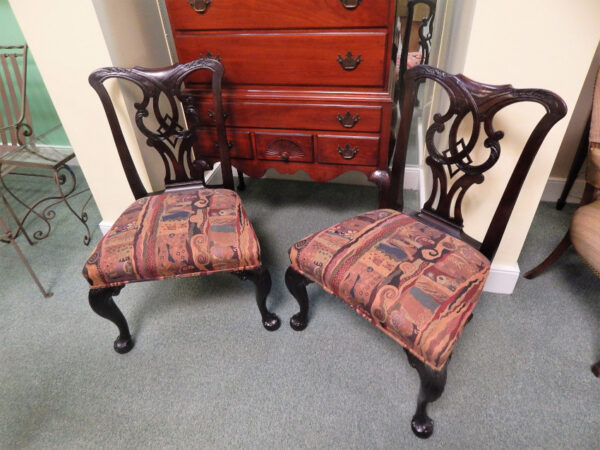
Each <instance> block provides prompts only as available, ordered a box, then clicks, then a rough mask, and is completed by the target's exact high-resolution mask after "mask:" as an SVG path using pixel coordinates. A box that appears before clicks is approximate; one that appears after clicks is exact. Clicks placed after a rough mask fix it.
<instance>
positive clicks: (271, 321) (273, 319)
mask: <svg viewBox="0 0 600 450" xmlns="http://www.w3.org/2000/svg"><path fill="white" fill-rule="evenodd" d="M263 326H264V327H265V329H266V330H268V331H275V330H277V329H279V327H280V326H281V320H279V317H277V315H276V314H273V313H271V314H270V315H268V316H266V317H263Z"/></svg>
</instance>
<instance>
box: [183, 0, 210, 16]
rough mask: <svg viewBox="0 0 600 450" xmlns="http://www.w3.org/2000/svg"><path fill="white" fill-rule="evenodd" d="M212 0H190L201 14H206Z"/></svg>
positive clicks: (192, 5)
mask: <svg viewBox="0 0 600 450" xmlns="http://www.w3.org/2000/svg"><path fill="white" fill-rule="evenodd" d="M211 2H212V0H188V3H189V4H190V6H191V7H192V8H193V9H194V11H196V12H197V13H199V14H204V13H205V12H206V10H207V9H208V7H209V6H210V4H211Z"/></svg>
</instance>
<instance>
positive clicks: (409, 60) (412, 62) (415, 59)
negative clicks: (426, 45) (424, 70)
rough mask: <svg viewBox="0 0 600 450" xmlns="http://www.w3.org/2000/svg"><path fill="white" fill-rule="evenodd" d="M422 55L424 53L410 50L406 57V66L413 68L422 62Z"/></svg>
mask: <svg viewBox="0 0 600 450" xmlns="http://www.w3.org/2000/svg"><path fill="white" fill-rule="evenodd" d="M422 57H423V55H422V54H421V52H408V55H407V57H406V68H407V69H412V68H413V67H415V66H418V65H419V64H421V58H422Z"/></svg>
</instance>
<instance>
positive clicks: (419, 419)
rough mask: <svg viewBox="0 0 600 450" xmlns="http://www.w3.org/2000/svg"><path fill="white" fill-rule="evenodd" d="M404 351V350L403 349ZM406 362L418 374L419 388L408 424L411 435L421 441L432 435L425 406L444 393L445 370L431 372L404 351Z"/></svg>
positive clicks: (426, 366)
mask: <svg viewBox="0 0 600 450" xmlns="http://www.w3.org/2000/svg"><path fill="white" fill-rule="evenodd" d="M405 351H406V349H405ZM406 355H407V356H408V362H409V363H410V365H411V366H412V367H414V368H415V369H416V370H417V372H418V373H419V378H420V379H421V386H420V388H419V396H418V397H417V410H416V412H415V415H414V416H413V418H412V421H411V423H410V425H411V428H412V430H413V433H415V435H416V436H417V437H419V438H421V439H427V438H428V437H430V436H431V435H432V434H433V420H432V419H431V417H429V416H428V415H427V404H428V403H431V402H434V401H436V400H437V399H438V398H440V396H441V395H442V393H443V392H444V387H445V386H446V369H447V368H448V364H447V363H446V365H445V366H444V368H443V369H442V370H440V371H437V370H433V369H432V368H431V367H429V366H428V365H426V364H425V363H423V362H422V361H421V360H420V359H418V358H417V357H415V356H413V355H412V354H411V353H410V352H408V351H406Z"/></svg>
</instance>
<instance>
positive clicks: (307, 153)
mask: <svg viewBox="0 0 600 450" xmlns="http://www.w3.org/2000/svg"><path fill="white" fill-rule="evenodd" d="M254 142H255V143H256V156H257V157H258V158H260V159H270V160H274V161H301V162H312V160H313V137H312V134H302V133H266V132H256V133H255V134H254Z"/></svg>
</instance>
